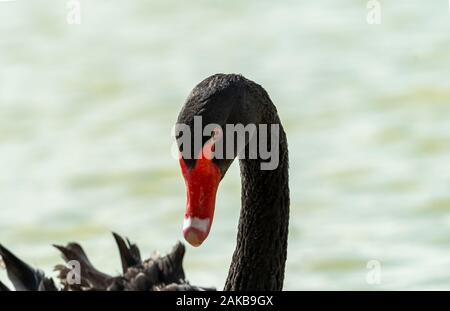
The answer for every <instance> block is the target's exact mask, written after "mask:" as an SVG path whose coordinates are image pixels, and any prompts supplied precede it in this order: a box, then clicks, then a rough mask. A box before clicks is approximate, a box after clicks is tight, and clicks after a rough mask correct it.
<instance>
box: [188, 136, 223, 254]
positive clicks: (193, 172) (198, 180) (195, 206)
mask: <svg viewBox="0 0 450 311" xmlns="http://www.w3.org/2000/svg"><path fill="white" fill-rule="evenodd" d="M205 148H212V146H208V145H205V146H204V147H203V150H202V156H201V157H200V159H197V161H196V163H195V166H194V167H193V168H188V167H187V166H186V164H185V162H184V160H183V159H182V158H180V166H181V171H182V173H183V177H184V180H185V183H186V192H187V204H186V213H185V214H184V224H183V235H184V238H185V240H186V241H187V242H189V244H191V245H192V246H200V245H201V244H202V243H203V241H204V240H206V238H207V237H208V234H209V231H210V230H211V224H212V221H213V217H214V208H215V205H216V193H217V188H218V187H219V183H220V179H221V172H220V169H219V167H217V165H215V164H214V163H213V161H212V160H211V159H210V158H207V157H205V156H203V155H204V154H205Z"/></svg>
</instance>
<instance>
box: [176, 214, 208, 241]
mask: <svg viewBox="0 0 450 311" xmlns="http://www.w3.org/2000/svg"><path fill="white" fill-rule="evenodd" d="M210 224H211V222H210V220H209V219H198V218H195V217H194V218H191V217H187V218H185V220H184V225H183V235H184V239H185V240H186V241H187V242H188V243H189V244H191V245H192V246H194V247H199V246H200V245H201V244H202V243H203V242H204V241H205V240H206V238H207V237H208V233H209V228H210Z"/></svg>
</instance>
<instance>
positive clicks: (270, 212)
mask: <svg viewBox="0 0 450 311" xmlns="http://www.w3.org/2000/svg"><path fill="white" fill-rule="evenodd" d="M196 117H197V118H198V117H201V121H202V124H201V125H200V131H201V133H203V130H206V126H207V125H209V124H213V125H214V126H213V127H212V128H210V129H212V130H211V131H210V132H209V135H206V136H202V137H201V138H200V140H201V141H200V143H197V142H196V141H195V138H194V136H195V135H191V136H190V137H189V141H190V147H189V148H187V145H186V141H183V140H182V139H181V138H183V135H181V134H185V133H184V132H183V130H186V129H189V131H190V132H191V133H195V132H196V130H198V128H197V129H196V127H197V126H198V124H196ZM238 124H239V125H243V126H247V125H249V124H253V125H256V132H255V133H253V135H252V134H250V133H246V134H245V137H243V139H244V143H243V145H242V148H241V149H239V146H238V144H237V141H239V140H238V139H237V140H234V143H233V144H227V141H231V139H230V137H233V136H229V135H228V134H229V133H230V130H229V129H228V127H227V126H226V125H238ZM260 125H268V126H266V127H265V129H267V130H268V132H267V134H268V135H267V141H266V142H265V143H266V146H267V145H269V146H272V147H275V148H276V149H277V150H278V155H279V158H278V162H277V165H276V167H274V168H272V169H264V170H263V169H261V168H262V165H263V164H264V163H267V161H268V160H267V157H262V156H260V154H259V153H257V154H256V157H249V156H248V157H245V156H243V157H241V155H246V154H247V155H249V154H250V153H251V152H253V151H252V150H250V147H249V146H250V141H252V139H256V140H257V141H258V140H260V139H261V138H260V137H262V136H259V135H258V134H259V133H260V132H261V131H262V130H260V129H264V127H259V126H260ZM271 125H277V126H278V131H275V130H272V127H271ZM217 126H219V128H220V131H218V130H219V128H217ZM176 132H177V142H178V147H179V151H180V166H181V170H182V173H183V177H184V179H185V183H186V190H187V206H186V213H185V217H184V225H183V234H184V237H185V239H186V240H187V241H188V242H189V243H190V244H191V245H193V246H199V245H200V244H201V243H202V242H203V241H204V240H205V239H206V237H207V236H208V234H209V231H210V228H211V224H212V219H213V214H214V207H215V199H216V192H217V188H218V186H219V183H220V181H221V179H222V178H223V177H224V175H225V173H226V172H227V170H228V168H229V167H230V165H231V163H232V162H233V160H234V158H235V157H237V156H238V155H239V157H240V159H239V162H240V169H241V180H242V195H241V197H242V209H241V215H240V220H239V226H238V234H237V245H236V249H235V251H234V254H233V257H232V262H231V266H230V269H229V273H228V277H227V280H226V283H225V287H224V290H236V291H244V290H282V287H283V280H284V270H285V262H286V256H287V239H288V223H289V176H288V149H287V139H286V134H285V132H284V130H283V127H282V125H281V122H280V119H279V117H278V113H277V110H276V108H275V106H274V104H273V103H272V101H271V100H270V98H269V95H268V94H267V92H266V91H265V90H264V89H263V88H262V87H261V86H260V85H258V84H256V83H255V82H253V81H250V80H248V79H246V78H244V77H243V76H241V75H235V74H216V75H213V76H211V77H209V78H207V79H205V80H203V81H202V82H200V83H199V84H198V85H197V86H196V87H195V88H194V89H193V90H192V92H191V94H190V95H189V97H188V98H187V100H186V103H185V104H184V106H183V108H182V110H181V112H180V114H179V116H178V121H177V126H176ZM182 132H183V133H182ZM247 134H248V135H247ZM232 135H235V134H234V133H233V134H232ZM219 146H220V147H221V148H222V150H223V153H222V155H227V156H222V157H219V156H216V155H215V153H216V151H217V149H216V147H219ZM258 146H260V145H258ZM196 155H197V156H196ZM114 237H115V239H116V243H117V245H118V247H119V252H120V256H121V260H122V268H123V275H121V276H119V277H112V276H109V275H107V274H105V273H102V272H100V271H98V270H97V269H95V268H94V267H93V265H92V264H91V263H90V261H89V260H88V258H87V256H86V254H85V252H84V251H83V249H82V248H81V246H80V245H78V244H76V243H71V244H69V245H68V246H66V247H62V246H56V247H57V248H58V249H59V250H60V251H61V252H62V254H63V258H64V259H65V260H66V261H70V260H78V261H79V262H80V264H81V284H74V285H71V284H68V282H67V281H66V279H67V274H68V272H69V271H70V270H69V268H68V267H66V266H65V265H58V266H56V268H55V269H56V270H58V271H59V277H58V278H59V279H60V282H61V284H62V286H63V288H62V289H65V290H99V289H100V290H205V289H206V290H207V288H201V287H196V286H192V285H190V284H189V283H188V282H187V281H185V278H184V271H183V267H182V259H183V256H184V252H185V249H184V246H183V245H182V244H181V243H179V244H177V245H176V246H175V248H174V250H173V251H172V253H170V254H169V255H167V256H165V257H153V258H150V259H147V260H145V261H142V260H141V256H140V252H139V249H138V248H137V246H136V245H134V244H132V243H130V242H129V241H128V240H127V241H125V240H124V239H123V238H122V237H120V236H119V235H117V234H114ZM0 255H1V256H2V257H3V260H4V264H5V266H6V269H7V273H8V277H9V278H10V280H11V281H12V283H13V284H14V286H15V288H16V289H17V290H57V287H56V286H55V285H54V283H53V281H52V280H51V279H49V278H47V277H45V276H44V274H43V273H42V272H41V271H40V270H36V269H34V268H32V267H30V266H29V265H27V264H26V263H24V262H23V261H21V260H20V259H19V258H17V257H16V256H14V255H13V254H12V253H11V252H9V251H8V250H7V249H6V248H4V247H2V246H0ZM1 290H8V289H7V287H6V286H5V285H4V284H2V283H1V282H0V291H1Z"/></svg>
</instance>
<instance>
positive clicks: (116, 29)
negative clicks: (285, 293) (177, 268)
mask: <svg viewBox="0 0 450 311" xmlns="http://www.w3.org/2000/svg"><path fill="white" fill-rule="evenodd" d="M66 4H67V2H66V1H51V0H40V1H26V0H17V1H13V2H0V242H1V243H3V244H4V245H6V246H7V247H9V248H10V249H12V250H13V251H15V252H16V253H17V254H18V255H19V256H21V257H22V258H23V259H25V260H26V261H28V262H29V263H31V264H33V265H36V266H39V267H41V268H43V269H45V271H46V272H48V273H51V271H52V267H53V265H54V264H56V263H60V262H61V260H60V258H59V254H58V253H57V251H56V250H55V249H52V247H51V246H50V244H52V243H59V244H65V243H66V242H69V241H78V242H80V243H82V244H83V245H84V246H85V248H86V251H87V253H88V255H89V256H90V257H91V260H92V261H93V263H94V264H95V265H97V266H98V267H99V268H101V269H103V270H105V271H106V272H110V273H119V272H120V263H119V256H118V254H117V251H116V248H115V245H114V242H113V239H112V237H111V235H110V232H111V230H114V231H117V232H119V233H121V234H123V235H126V236H128V237H129V238H130V239H132V240H133V241H135V242H137V243H138V244H139V246H140V247H141V250H142V253H143V255H145V256H147V255H149V254H151V252H153V251H154V250H160V251H161V253H165V252H167V251H169V250H170V249H171V247H172V246H173V245H174V243H175V242H176V241H177V240H179V239H182V234H181V229H182V219H183V213H184V208H185V190H184V181H183V178H182V177H181V173H180V169H179V167H178V163H177V161H176V160H174V159H172V157H171V146H172V142H173V139H172V137H171V129H172V126H173V125H174V122H175V120H176V117H177V115H178V112H179V110H180V108H181V106H182V104H183V102H184V100H185V98H186V97H187V95H188V93H189V92H190V90H191V89H192V88H193V87H194V86H195V85H196V84H197V83H198V82H199V81H201V80H203V79H204V78H206V77H207V76H209V75H211V74H214V73H218V72H224V73H241V74H243V75H245V76H246V77H247V78H249V79H252V80H254V81H256V82H258V83H260V84H262V85H263V86H264V87H265V88H266V90H267V91H268V92H269V94H270V95H271V98H272V100H273V101H274V103H275V104H276V105H277V107H278V110H279V113H280V116H281V119H282V121H283V123H284V125H285V129H286V131H287V134H288V138H289V144H290V158H291V171H290V174H291V182H290V184H291V200H292V205H291V225H290V236H289V251H288V262H287V270H286V280H285V289H287V290H296V289H298V290H305V289H306V290H310V289H311V290H312V289H319V290H322V289H325V290H334V289H349V290H351V289H367V290H388V289H408V290H412V289H415V290H422V289H447V290H448V289H450V234H449V233H450V192H449V186H450V80H449V79H448V73H449V64H450V53H449V51H450V38H449V34H450V32H449V31H450V14H449V4H448V2H447V1H419V0H399V1H381V4H382V6H381V8H382V17H381V24H380V25H369V24H368V23H367V21H366V18H367V14H368V12H369V10H368V9H367V8H366V5H367V1H356V0H352V1H345V3H344V2H341V1H331V0H321V1H311V2H309V3H306V2H305V1H278V2H275V1H268V0H267V1H266V0H257V1H256V0H255V1H245V2H244V1H238V0H228V1H226V2H225V1H211V0H201V1H195V2H191V3H188V2H187V1H184V2H180V1H172V0H164V1H162V0H160V1H156V0H153V1H136V0H128V1H104V0H89V1H81V24H79V25H77V24H75V25H70V24H68V23H67V14H68V9H67V7H66ZM239 209H240V179H239V170H238V166H237V163H235V164H234V165H233V167H232V169H231V170H230V172H229V173H228V175H227V177H226V178H225V179H224V181H223V183H222V184H221V187H220V190H219V194H218V203H217V207H216V217H215V221H214V225H213V228H212V232H211V234H210V237H209V238H208V240H207V241H206V243H205V244H204V245H203V246H202V247H200V248H192V247H190V246H188V250H187V254H186V257H185V270H186V275H187V277H188V279H189V280H190V282H191V283H192V284H196V285H203V286H210V285H212V286H216V287H218V288H219V289H220V288H222V286H223V284H224V281H225V278H226V275H227V271H228V267H229V264H230V260H231V255H232V252H233V250H234V246H235V239H236V232H237V222H238V216H239ZM372 260H375V261H376V263H379V264H380V265H381V283H380V284H370V283H371V282H367V276H368V273H370V271H371V269H368V268H367V264H368V262H370V261H372ZM369 267H370V265H369ZM0 278H1V279H2V281H5V279H6V274H5V272H4V271H0Z"/></svg>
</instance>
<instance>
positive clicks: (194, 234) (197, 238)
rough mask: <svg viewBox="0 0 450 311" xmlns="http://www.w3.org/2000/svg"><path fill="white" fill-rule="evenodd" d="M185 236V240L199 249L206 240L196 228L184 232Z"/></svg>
mask: <svg viewBox="0 0 450 311" xmlns="http://www.w3.org/2000/svg"><path fill="white" fill-rule="evenodd" d="M183 235H184V239H185V240H186V241H187V242H188V243H189V244H191V245H192V246H194V247H199V246H200V245H202V243H203V241H204V240H205V238H206V236H205V237H203V235H202V234H200V232H198V230H196V229H194V228H188V229H186V230H183Z"/></svg>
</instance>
